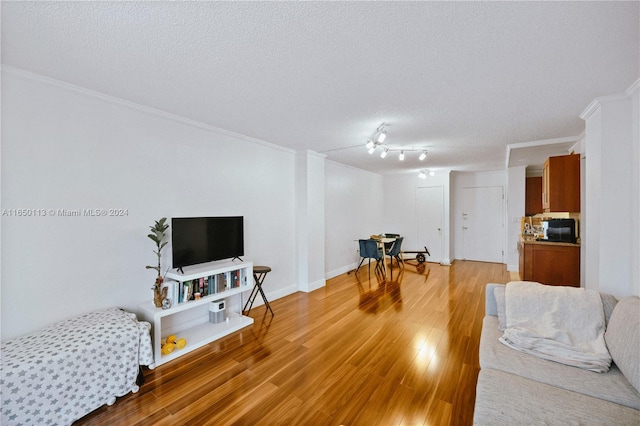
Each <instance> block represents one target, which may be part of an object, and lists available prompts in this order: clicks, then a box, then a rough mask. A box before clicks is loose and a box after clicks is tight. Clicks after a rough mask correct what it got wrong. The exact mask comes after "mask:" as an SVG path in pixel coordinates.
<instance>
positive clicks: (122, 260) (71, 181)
mask: <svg viewBox="0 0 640 426" xmlns="http://www.w3.org/2000/svg"><path fill="white" fill-rule="evenodd" d="M2 139H3V141H2V159H1V161H2V166H1V167H2V168H1V170H2V208H3V209H5V211H7V210H9V211H10V210H11V209H44V211H45V212H48V211H49V210H50V209H53V210H57V209H88V208H94V209H95V208H100V209H111V208H118V209H126V210H127V214H126V215H125V216H122V217H59V216H52V215H51V214H49V213H48V214H47V215H46V216H45V217H33V216H31V217H16V216H15V215H14V216H12V215H3V216H2V235H1V238H2V253H1V255H2V259H1V263H2V269H1V274H2V275H1V286H2V313H1V315H2V338H3V339H6V338H10V337H13V336H16V335H19V334H23V333H26V332H30V331H33V330H35V329H38V328H40V327H42V326H44V325H46V324H49V323H51V322H53V321H56V320H59V319H63V318H67V317H70V316H73V315H75V314H80V313H84V312H88V311H90V310H93V309H97V308H101V307H105V306H112V305H115V306H120V307H123V308H126V309H130V310H133V311H136V310H137V307H138V305H139V304H140V303H142V302H147V301H150V300H151V298H152V292H151V290H150V287H151V285H152V284H153V281H154V278H155V277H154V272H155V271H152V270H146V269H145V268H144V266H145V265H153V264H154V260H155V255H154V254H153V252H152V250H153V248H154V245H153V242H152V241H151V240H149V239H148V238H147V237H146V235H147V233H148V227H149V225H152V224H153V221H154V220H156V219H158V218H160V217H168V218H170V217H172V216H204V215H211V216H215V215H243V216H244V217H245V258H246V259H247V260H253V261H254V262H256V263H259V264H266V265H269V266H271V267H272V269H273V271H272V272H271V273H270V274H269V276H268V277H267V279H266V280H265V290H266V292H267V293H268V294H269V295H270V297H279V296H282V295H285V294H288V293H290V292H292V291H295V289H296V287H297V285H296V277H295V265H294V262H293V259H295V228H294V223H295V214H294V212H295V206H294V198H295V197H294V195H295V185H294V176H295V153H294V152H293V151H291V150H287V149H283V148H279V147H277V146H275V145H272V144H267V143H264V142H261V141H257V140H254V139H251V138H247V137H243V136H240V135H237V134H233V133H230V132H225V131H222V130H219V129H214V128H210V127H208V126H205V125H201V124H199V123H194V122H190V121H188V120H183V119H180V118H178V117H175V116H170V115H167V114H163V113H160V112H157V111H153V110H149V109H146V108H142V107H138V106H135V105H130V104H128V103H126V102H122V101H119V100H115V99H112V98H109V97H106V96H102V95H98V94H95V93H92V92H88V91H84V90H78V89H76V88H73V87H70V86H67V85H64V84H58V83H56V82H53V81H51V80H48V79H45V78H39V77H36V76H32V75H29V74H27V73H22V72H19V71H16V70H8V69H4V68H3V71H2ZM169 247H170V246H167V249H165V251H163V269H164V268H167V267H168V266H169V263H170V261H169V259H170V258H171V256H170V254H171V253H170V250H168V249H169Z"/></svg>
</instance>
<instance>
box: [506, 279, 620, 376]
mask: <svg viewBox="0 0 640 426" xmlns="http://www.w3.org/2000/svg"><path fill="white" fill-rule="evenodd" d="M505 311H506V312H505V313H506V322H507V327H506V329H505V331H504V335H503V336H502V337H501V338H500V341H501V342H502V343H504V344H505V345H507V346H509V347H511V348H514V349H517V350H519V351H522V352H526V353H529V354H532V355H535V356H537V357H540V358H544V359H548V360H551V361H556V362H560V363H563V364H567V365H572V366H574V367H579V368H584V369H587V370H591V371H596V372H599V373H602V372H607V371H609V366H610V365H611V355H609V351H608V350H607V346H606V343H605V341H604V332H605V321H604V310H603V308H602V300H601V299H600V294H599V293H598V292H595V291H591V290H584V289H581V288H574V287H559V286H558V287H556V286H547V285H542V284H538V283H532V282H511V283H509V284H507V286H506V289H505Z"/></svg>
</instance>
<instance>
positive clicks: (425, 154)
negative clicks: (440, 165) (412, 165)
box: [418, 151, 427, 161]
mask: <svg viewBox="0 0 640 426" xmlns="http://www.w3.org/2000/svg"><path fill="white" fill-rule="evenodd" d="M425 158H427V151H422V153H421V154H420V157H418V160H420V161H422V160H424V159H425Z"/></svg>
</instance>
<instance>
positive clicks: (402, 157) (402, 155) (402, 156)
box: [398, 151, 404, 161]
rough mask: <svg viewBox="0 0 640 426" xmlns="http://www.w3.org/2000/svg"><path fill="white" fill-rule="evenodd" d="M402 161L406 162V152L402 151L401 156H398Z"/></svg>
mask: <svg viewBox="0 0 640 426" xmlns="http://www.w3.org/2000/svg"><path fill="white" fill-rule="evenodd" d="M398 158H399V159H400V161H404V151H400V155H399V156H398Z"/></svg>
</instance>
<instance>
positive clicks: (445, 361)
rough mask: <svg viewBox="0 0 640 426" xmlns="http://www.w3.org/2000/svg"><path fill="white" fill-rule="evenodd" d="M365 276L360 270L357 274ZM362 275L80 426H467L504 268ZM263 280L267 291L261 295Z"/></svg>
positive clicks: (208, 351)
mask: <svg viewBox="0 0 640 426" xmlns="http://www.w3.org/2000/svg"><path fill="white" fill-rule="evenodd" d="M365 266H366V264H365ZM421 266H423V267H424V268H420V267H418V266H417V264H416V263H415V261H414V262H411V264H407V265H406V266H405V268H404V270H403V271H402V272H401V273H400V274H398V268H397V267H394V269H393V274H394V276H393V280H391V279H390V278H389V272H390V271H388V272H387V279H386V280H385V279H381V277H379V276H378V277H377V276H375V274H374V273H373V269H374V268H373V267H372V275H371V278H370V279H369V276H368V272H367V268H366V267H363V268H362V269H361V270H360V271H359V272H358V274H357V275H355V274H354V273H353V272H352V273H349V274H343V275H340V276H338V277H336V278H333V279H331V280H328V281H327V285H326V287H324V288H322V289H319V290H316V291H314V292H312V293H296V294H293V295H290V296H287V297H284V298H282V299H279V300H275V301H273V302H271V305H272V307H273V309H274V311H275V317H273V318H272V317H271V315H270V314H269V315H266V316H264V315H263V314H264V313H265V307H264V306H257V307H255V308H254V309H253V310H252V311H251V316H253V317H254V318H255V324H254V325H253V326H252V327H248V328H245V329H243V330H241V331H239V332H236V333H234V334H232V335H230V336H228V337H226V338H224V339H221V340H219V341H216V342H213V343H211V344H209V345H207V346H205V347H203V348H200V349H198V350H196V351H194V352H191V353H189V354H186V355H184V356H183V357H180V358H178V359H176V360H174V361H172V362H169V363H167V364H164V365H162V366H160V367H158V368H157V369H155V370H153V371H146V372H145V379H146V382H145V384H144V385H143V386H142V387H141V389H140V391H139V392H138V393H136V394H130V395H127V396H125V397H122V398H119V399H118V401H117V402H116V404H115V405H113V406H111V407H107V406H103V407H102V408H100V409H98V410H96V411H95V412H93V413H91V414H90V415H88V416H87V417H85V418H83V419H81V420H80V421H78V422H77V423H76V424H78V425H183V424H184V425H208V424H216V425H230V424H237V425H261V424H264V425H272V424H280V425H367V426H368V425H423V424H424V425H470V424H471V423H472V418H473V405H474V400H475V386H476V380H477V377H478V372H479V365H478V345H479V339H480V329H481V324H482V317H483V316H484V286H485V284H486V283H488V282H498V283H505V282H508V281H509V280H510V274H509V273H508V272H507V271H506V268H505V265H502V264H492V263H481V262H471V261H456V262H454V263H453V265H452V266H441V265H438V264H434V263H425V264H422V265H421ZM269 278H271V277H269V276H267V278H266V280H265V287H266V288H267V290H268V288H269V284H273V283H269V281H270V280H269Z"/></svg>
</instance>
